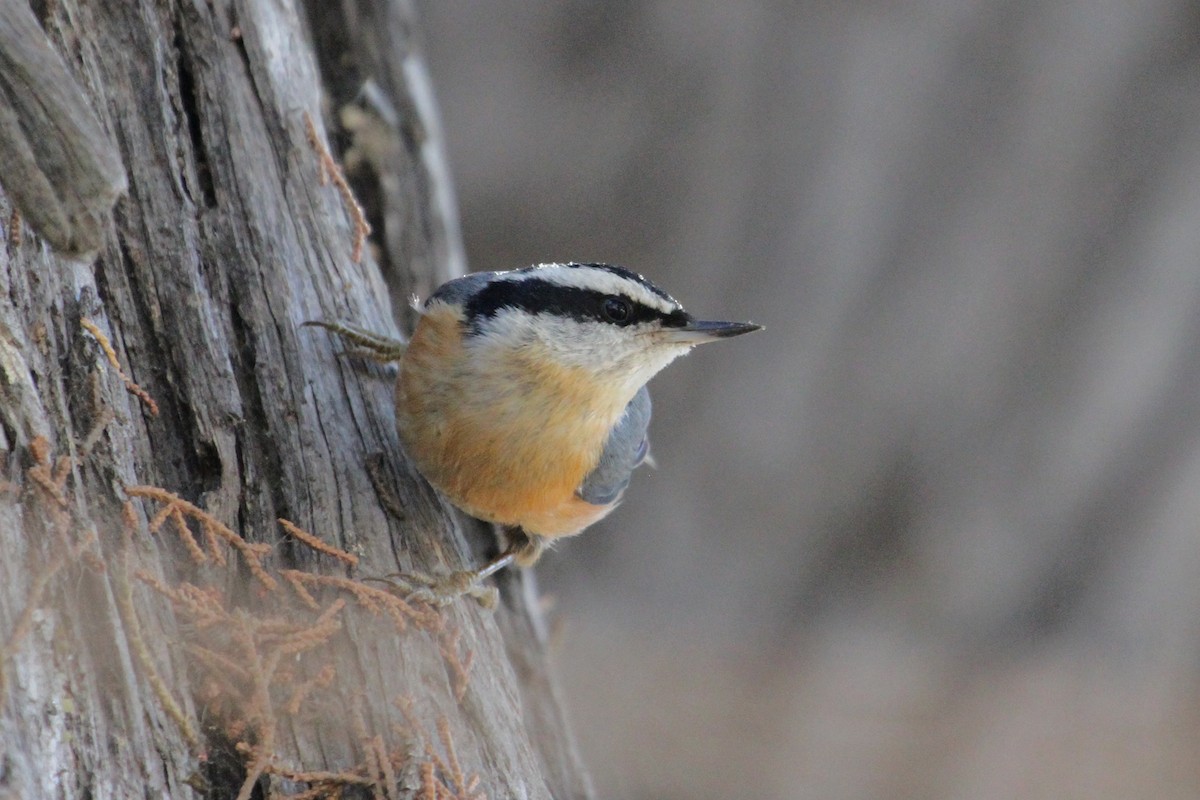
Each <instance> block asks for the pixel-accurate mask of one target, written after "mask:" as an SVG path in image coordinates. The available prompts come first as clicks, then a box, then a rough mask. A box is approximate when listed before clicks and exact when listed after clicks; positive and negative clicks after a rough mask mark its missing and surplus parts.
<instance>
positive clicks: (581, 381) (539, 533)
mask: <svg viewBox="0 0 1200 800" xmlns="http://www.w3.org/2000/svg"><path fill="white" fill-rule="evenodd" d="M420 311H421V317H420V320H419V321H418V323H417V326H416V329H415V330H414V332H413V335H412V338H411V340H410V341H409V342H408V343H407V347H405V346H404V345H403V344H402V343H397V342H393V341H391V340H384V339H380V338H379V337H374V336H372V335H370V334H365V333H364V332H362V331H358V330H356V329H353V328H349V327H348V326H341V325H325V327H329V328H331V329H333V330H335V331H337V332H338V333H341V334H342V335H344V336H347V338H349V339H350V340H351V341H353V342H355V343H356V344H358V345H361V346H365V347H366V348H368V349H370V350H374V351H375V352H376V354H377V355H378V354H383V355H386V356H387V358H384V359H383V360H393V359H394V360H397V361H399V363H400V372H399V376H398V378H397V380H396V425H397V429H398V431H399V434H400V441H401V442H402V443H403V445H404V449H405V452H407V454H408V456H409V457H410V458H411V459H412V460H413V462H414V463H415V465H416V467H417V469H418V470H419V471H420V472H421V474H422V475H423V476H425V478H426V479H427V480H428V481H429V482H430V483H431V484H432V485H433V486H434V487H435V488H437V489H438V490H439V491H441V492H442V493H443V494H444V495H445V496H446V497H447V498H448V499H449V500H450V501H451V502H452V503H453V504H454V505H456V506H458V507H459V508H461V509H463V510H464V511H466V512H467V513H468V514H470V515H471V516H474V517H477V518H479V519H482V520H486V521H488V522H493V523H497V524H499V525H502V526H505V528H507V529H510V530H511V529H515V528H519V529H520V531H521V532H522V533H523V534H524V537H519V536H518V537H516V538H514V539H513V541H512V542H511V543H510V546H509V548H508V550H507V551H506V552H505V553H504V554H503V555H502V556H501V557H500V558H499V559H496V560H495V561H493V562H492V563H491V564H489V565H488V566H487V567H485V568H484V569H482V570H479V571H477V572H476V573H472V575H473V577H474V578H478V577H480V576H483V575H488V574H491V573H492V572H494V571H495V570H497V569H499V568H501V567H503V566H505V565H507V564H509V563H511V562H512V561H514V560H515V561H516V562H517V563H519V564H522V565H529V564H532V563H533V562H534V561H536V560H537V557H538V555H540V553H541V550H542V548H543V546H544V544H545V542H546V540H548V539H554V538H557V537H561V536H570V535H572V534H576V533H579V532H580V531H582V530H583V529H584V528H586V527H587V526H589V525H591V524H592V523H594V522H596V521H598V520H600V519H601V518H603V517H604V516H605V515H606V514H608V513H609V512H610V511H612V510H613V508H614V507H615V506H616V505H617V503H618V502H619V501H620V499H621V495H622V493H623V492H624V490H625V487H626V486H627V485H628V484H629V479H630V476H631V475H632V473H633V470H634V469H635V468H636V467H637V466H638V465H640V464H641V463H642V462H643V460H644V459H645V457H646V453H647V448H648V440H647V437H646V431H647V428H648V426H649V423H650V395H649V393H648V392H647V391H646V382H647V381H649V380H650V378H652V377H653V376H654V375H655V374H656V373H657V372H658V371H659V370H661V369H662V368H663V367H665V366H666V365H667V364H669V363H670V362H671V361H673V360H675V359H676V358H678V357H679V356H681V355H683V354H684V353H686V352H687V351H688V350H690V349H691V348H692V347H694V346H695V345H698V344H704V343H705V342H712V341H716V340H718V339H725V338H729V337H731V336H739V335H741V334H743V333H749V332H751V331H755V330H759V328H760V326H758V325H754V324H752V323H749V322H701V321H698V320H696V319H693V318H692V316H691V315H690V314H688V313H687V312H686V311H684V310H683V307H682V306H680V305H679V303H678V302H676V301H675V300H674V299H673V298H672V297H671V296H670V295H668V294H667V293H666V292H664V291H663V290H662V289H659V288H658V287H656V286H655V285H654V284H652V283H650V282H649V281H648V280H646V279H645V278H643V277H642V276H641V275H638V274H637V273H634V272H631V271H630V270H627V269H624V268H622V267H616V266H610V265H607V264H543V265H539V266H535V267H527V268H525V269H518V270H512V271H507V272H480V273H473V274H470V275H466V276H464V277H462V278H457V279H455V280H451V281H449V282H447V283H445V284H443V285H442V286H441V287H440V288H438V289H437V290H436V291H435V292H434V293H433V294H432V295H430V297H429V299H428V300H426V301H425V304H424V306H423V307H422V308H421V309H420Z"/></svg>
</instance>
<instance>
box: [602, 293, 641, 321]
mask: <svg viewBox="0 0 1200 800" xmlns="http://www.w3.org/2000/svg"><path fill="white" fill-rule="evenodd" d="M601 308H602V309H603V311H604V318H605V319H606V320H608V321H609V322H615V323H617V324H618V325H620V324H623V323H625V322H628V321H629V318H630V317H631V316H633V308H632V307H630V305H629V301H628V300H626V299H625V298H624V297H606V298H604V305H603V306H602V307H601Z"/></svg>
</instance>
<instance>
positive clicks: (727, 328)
mask: <svg viewBox="0 0 1200 800" xmlns="http://www.w3.org/2000/svg"><path fill="white" fill-rule="evenodd" d="M759 330H762V325H755V324H754V323H753V322H706V321H704V320H692V321H690V322H689V323H688V324H686V325H684V326H683V327H682V328H667V329H666V330H664V331H663V333H664V334H665V335H666V339H667V341H668V342H671V343H672V344H686V345H689V346H690V345H696V344H704V343H705V342H715V341H717V340H718V339H728V338H729V337H731V336H741V335H742V334H743V333H750V332H752V331H759Z"/></svg>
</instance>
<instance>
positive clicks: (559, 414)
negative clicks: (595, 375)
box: [396, 303, 628, 537]
mask: <svg viewBox="0 0 1200 800" xmlns="http://www.w3.org/2000/svg"><path fill="white" fill-rule="evenodd" d="M461 321H462V317H461V315H460V314H459V312H458V311H456V310H455V309H453V308H452V307H450V306H446V305H444V304H436V303H435V304H434V305H433V307H431V308H430V309H428V310H427V312H426V313H425V315H424V316H423V317H422V318H421V321H420V323H419V324H418V326H417V329H416V331H415V332H414V333H413V337H412V341H411V342H410V343H409V345H408V350H407V352H406V354H405V356H404V360H403V362H402V363H401V368H400V376H399V378H398V379H397V382H396V422H397V428H398V430H399V433H400V439H401V441H402V442H403V444H404V447H405V450H406V451H407V453H408V455H409V457H410V458H412V459H413V461H414V462H415V463H416V466H417V468H418V469H419V470H420V471H421V474H422V475H424V476H425V478H426V479H427V480H429V482H430V483H431V484H433V485H434V486H435V487H436V488H437V489H439V490H440V491H441V492H443V493H444V494H445V495H446V496H447V497H448V498H449V499H450V501H451V502H453V503H454V504H455V505H457V506H459V507H460V508H462V509H463V510H464V511H466V512H467V513H469V514H471V515H472V516H475V517H479V518H480V519H484V520H488V521H490V522H497V523H501V524H504V525H519V526H521V527H522V528H524V529H525V530H526V531H527V532H529V533H534V534H538V535H541V536H547V537H555V536H566V535H570V534H573V533H578V532H579V531H581V530H583V529H584V528H586V527H587V526H588V525H591V524H592V523H594V522H596V521H598V520H599V519H601V518H602V517H604V516H605V515H606V514H607V513H608V512H609V511H611V510H612V505H608V506H597V505H592V504H590V503H586V502H584V501H583V500H580V499H579V497H578V496H577V495H576V494H575V492H576V490H577V489H578V488H579V486H580V484H581V483H582V482H583V479H584V477H585V476H586V475H587V474H588V473H589V472H591V470H592V469H593V468H594V467H595V466H596V463H597V462H598V461H599V458H600V451H601V450H602V449H603V446H604V442H605V440H606V438H607V436H608V431H609V429H610V428H611V427H612V425H613V424H614V423H615V422H616V420H617V419H618V418H619V416H620V414H621V413H622V411H623V409H624V407H625V403H626V402H628V398H625V399H624V401H622V398H619V397H616V398H613V397H608V396H607V394H606V393H605V392H603V391H601V390H600V387H597V386H596V384H595V381H594V380H593V379H591V378H590V376H589V375H588V374H587V373H585V372H584V371H583V370H579V369H572V368H567V367H563V366H560V365H555V364H553V363H552V362H551V361H550V360H549V359H547V358H545V357H540V356H539V354H538V352H537V348H536V346H530V347H526V348H521V349H519V350H513V351H505V352H497V353H494V354H493V355H494V357H489V358H488V359H479V358H478V357H474V358H472V357H471V355H470V354H468V353H467V352H465V350H464V348H463V346H462V338H461V334H460V332H459V331H460V324H461Z"/></svg>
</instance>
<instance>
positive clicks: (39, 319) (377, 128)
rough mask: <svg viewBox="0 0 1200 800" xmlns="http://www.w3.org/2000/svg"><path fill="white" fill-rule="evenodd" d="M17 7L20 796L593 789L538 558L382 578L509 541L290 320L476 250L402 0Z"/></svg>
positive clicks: (387, 410)
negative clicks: (433, 602) (540, 587)
mask: <svg viewBox="0 0 1200 800" xmlns="http://www.w3.org/2000/svg"><path fill="white" fill-rule="evenodd" d="M3 3H4V7H3V8H2V9H0V66H3V70H2V72H3V74H0V126H3V131H4V134H5V142H4V143H3V144H2V145H0V170H2V174H0V187H2V191H0V223H2V224H3V225H4V229H5V232H6V234H7V238H6V241H5V242H4V244H3V246H2V247H0V554H2V555H0V798H5V799H6V798H41V797H62V798H82V797H92V798H110V797H120V798H124V797H133V796H147V797H165V796H169V797H201V796H202V797H211V798H221V797H240V798H248V797H251V796H254V797H288V796H303V797H335V796H343V797H355V796H374V797H417V798H422V800H436V798H449V797H453V798H481V797H485V796H486V797H488V798H493V799H494V798H507V797H520V798H525V797H528V798H548V797H557V798H571V797H587V796H590V790H589V788H588V784H587V779H586V777H585V775H584V772H583V770H582V768H581V766H580V764H579V762H578V759H577V757H576V755H575V752H574V748H573V744H572V740H571V738H570V735H569V733H568V731H567V730H566V726H565V723H564V720H563V717H562V714H561V712H560V710H559V705H558V701H557V696H556V690H555V687H554V683H553V680H552V677H551V675H550V674H549V672H548V669H547V666H546V661H545V656H546V653H545V636H544V633H543V628H542V623H541V620H540V618H539V617H538V615H537V609H536V608H535V607H533V606H532V605H531V603H530V598H531V597H533V595H534V592H533V590H532V587H531V586H530V585H529V584H528V582H527V579H526V578H523V577H522V576H521V575H519V574H512V575H508V576H503V577H502V578H501V581H500V587H499V588H500V601H499V605H498V607H497V608H496V609H495V610H489V609H486V608H483V607H482V605H481V604H480V603H477V602H475V601H474V600H472V599H471V598H464V599H462V600H459V601H456V602H454V603H452V604H450V605H448V606H444V607H440V608H439V607H434V606H430V605H428V604H425V603H421V602H418V601H415V600H414V601H407V602H406V601H404V600H402V599H400V598H399V597H398V595H397V594H396V593H395V592H394V591H392V590H391V588H390V587H389V586H388V585H386V584H381V583H375V582H369V581H363V580H362V578H364V577H371V576H384V575H388V574H390V573H396V572H401V571H402V572H409V571H420V572H425V573H432V574H437V573H445V572H449V571H451V570H456V569H462V568H464V567H466V566H468V565H470V564H472V563H474V562H476V561H478V560H479V559H480V558H482V557H483V556H484V555H486V553H487V551H488V548H491V547H494V543H493V542H492V541H491V536H490V531H488V530H487V529H486V528H485V527H483V526H482V525H481V524H480V523H478V522H476V521H473V520H470V519H467V518H464V517H463V516H462V515H460V514H457V513H456V512H454V510H453V509H451V508H450V507H449V506H447V505H446V504H445V503H444V502H443V501H442V500H440V499H439V498H438V496H437V495H436V494H435V493H434V492H433V491H432V490H431V489H430V488H429V487H428V485H427V484H425V483H424V482H423V481H422V480H421V479H420V477H419V476H418V475H417V474H416V473H415V472H414V471H413V470H412V468H411V467H410V466H409V465H408V464H407V463H406V462H405V461H404V458H403V456H402V454H401V451H400V448H399V445H398V442H397V440H396V436H395V432H394V424H393V419H392V411H391V403H392V400H391V377H392V376H391V373H390V372H389V371H388V369H387V368H385V367H382V366H377V365H362V364H358V363H355V362H354V361H352V360H348V359H341V358H338V355H337V351H338V350H339V349H340V345H338V344H337V343H336V342H335V341H333V340H332V339H331V337H330V336H328V335H327V334H326V333H325V332H324V331H321V330H319V329H315V328H304V327H301V324H302V323H303V322H304V321H306V320H316V319H339V320H348V321H351V322H354V323H355V324H358V325H361V326H363V327H365V328H369V329H372V330H376V331H381V332H384V333H391V334H392V335H395V334H396V333H399V332H401V331H403V329H404V328H405V327H407V325H409V324H411V321H412V319H411V311H410V310H407V309H406V308H405V307H404V306H403V305H397V306H396V315H397V319H393V317H392V314H391V310H390V308H389V300H390V299H392V298H404V297H406V296H407V295H408V294H409V293H420V294H423V293H427V292H428V291H429V289H430V288H432V287H433V286H436V285H437V284H438V283H440V282H441V281H442V280H444V279H445V278H446V277H448V276H450V275H452V274H454V273H455V272H456V271H458V270H460V269H461V256H460V255H459V252H460V251H459V245H458V242H457V236H458V234H457V230H456V228H455V222H454V213H453V211H452V209H451V205H450V203H451V200H450V191H449V186H448V185H447V183H446V177H445V172H444V170H443V168H442V166H441V163H442V162H441V159H440V156H439V154H440V147H441V144H440V142H439V140H438V134H437V130H436V126H435V118H434V117H433V116H432V115H431V108H430V101H429V99H428V98H429V93H428V86H427V84H426V83H425V81H426V78H425V72H424V68H423V66H422V64H421V61H420V58H419V54H417V53H416V52H415V50H414V44H413V18H412V13H411V10H410V9H409V8H408V6H407V5H406V4H404V3H400V2H387V1H386V0H358V1H357V2H355V0H345V1H344V2H333V3H325V2H321V0H311V2H309V3H307V4H305V3H290V2H274V0H246V1H245V2H238V1H236V0H233V1H228V0H213V2H187V0H182V1H181V2H173V1H172V0H122V2H114V3H87V2H79V1H78V0H53V1H52V2H42V3H35V4H34V6H33V8H32V9H29V8H27V7H26V5H25V2H24V0H3ZM39 98H40V99H39ZM324 148H328V149H327V151H326V150H324ZM323 152H332V153H334V154H335V156H334V158H336V160H337V161H340V162H342V163H343V164H344V165H345V175H346V177H347V178H348V179H349V186H352V187H353V191H354V195H356V196H357V198H359V200H360V201H361V202H362V207H363V209H364V212H365V219H366V221H369V223H370V225H371V227H372V229H373V232H372V234H371V236H370V238H369V240H367V241H366V243H365V246H363V242H362V240H361V235H360V234H361V230H362V227H363V226H361V225H356V221H355V218H356V209H357V206H356V205H355V203H354V201H353V198H351V197H350V196H349V193H348V191H342V190H341V189H339V180H340V174H339V173H337V172H336V170H335V168H334V167H333V160H331V159H329V158H328V157H324V156H323ZM122 165H123V172H124V175H122V168H121V167H122ZM73 180H78V181H79V185H74V184H71V181H73ZM126 186H127V188H125V187H126ZM123 188H125V192H124V194H122V195H121V196H120V197H119V198H118V199H116V202H115V206H113V207H112V211H111V215H110V214H109V213H108V210H107V209H108V207H109V205H111V204H112V202H113V198H114V197H116V196H117V195H118V193H120V192H121V191H122V189H123ZM18 212H19V213H18ZM359 249H361V251H362V252H361V253H356V250H359ZM89 251H93V252H94V253H95V254H96V255H95V258H94V259H92V258H90V257H89V258H85V259H84V260H79V258H78V257H77V256H78V255H79V254H81V253H88V252H89ZM72 254H73V255H72ZM356 255H361V258H356ZM405 315H409V316H405ZM109 343H111V350H109V349H108V348H107V345H108V344H109ZM280 520H284V521H286V522H281V521H280ZM293 526H294V527H293ZM297 529H298V530H297ZM305 532H308V533H310V534H312V535H313V536H315V537H317V538H318V539H319V540H321V541H322V542H324V543H325V544H324V545H314V544H309V543H305V542H304V541H303V540H304V538H306V537H305V536H304V533H305ZM472 545H474V547H472Z"/></svg>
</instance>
